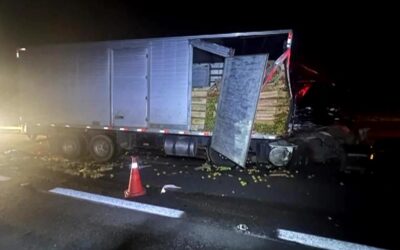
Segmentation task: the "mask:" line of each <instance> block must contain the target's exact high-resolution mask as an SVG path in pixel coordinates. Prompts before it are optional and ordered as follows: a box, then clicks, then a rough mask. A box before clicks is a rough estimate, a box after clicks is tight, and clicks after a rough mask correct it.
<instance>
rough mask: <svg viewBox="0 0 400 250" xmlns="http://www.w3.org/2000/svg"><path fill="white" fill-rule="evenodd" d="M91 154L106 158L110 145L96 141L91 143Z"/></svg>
mask: <svg viewBox="0 0 400 250" xmlns="http://www.w3.org/2000/svg"><path fill="white" fill-rule="evenodd" d="M93 152H94V153H95V154H96V155H97V156H99V157H106V156H107V155H108V154H109V152H110V145H108V143H107V142H106V141H103V140H97V141H96V142H95V143H93Z"/></svg>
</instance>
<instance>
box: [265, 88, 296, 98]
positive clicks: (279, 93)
mask: <svg viewBox="0 0 400 250" xmlns="http://www.w3.org/2000/svg"><path fill="white" fill-rule="evenodd" d="M288 97H289V93H288V92H286V91H284V90H271V91H263V92H261V94H260V99H266V98H288Z"/></svg>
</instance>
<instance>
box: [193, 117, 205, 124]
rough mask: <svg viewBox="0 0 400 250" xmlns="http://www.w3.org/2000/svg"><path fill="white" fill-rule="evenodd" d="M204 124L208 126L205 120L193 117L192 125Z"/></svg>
mask: <svg viewBox="0 0 400 250" xmlns="http://www.w3.org/2000/svg"><path fill="white" fill-rule="evenodd" d="M204 124H206V120H205V119H201V118H193V117H192V125H204Z"/></svg>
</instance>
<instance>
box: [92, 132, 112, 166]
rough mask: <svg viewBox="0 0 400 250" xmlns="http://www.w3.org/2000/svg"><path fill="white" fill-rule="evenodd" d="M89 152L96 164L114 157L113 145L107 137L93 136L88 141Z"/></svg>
mask: <svg viewBox="0 0 400 250" xmlns="http://www.w3.org/2000/svg"><path fill="white" fill-rule="evenodd" d="M89 152H90V155H91V157H92V158H93V159H94V160H95V161H96V162H106V161H109V160H111V158H112V157H113V156H114V152H115V145H114V142H113V140H112V139H111V138H110V137H109V136H107V135H95V136H93V137H92V139H90V142H89Z"/></svg>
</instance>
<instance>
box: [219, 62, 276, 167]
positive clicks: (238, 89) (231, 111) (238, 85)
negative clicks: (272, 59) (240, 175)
mask: <svg viewBox="0 0 400 250" xmlns="http://www.w3.org/2000/svg"><path fill="white" fill-rule="evenodd" d="M267 60H268V55H251V56H237V57H231V58H227V59H226V60H225V61H226V62H225V71H224V79H223V82H222V89H221V94H220V97H219V103H218V110H217V116H216V123H215V128H214V131H213V137H212V142H211V147H212V148H213V149H215V150H216V151H218V152H219V153H221V154H222V155H224V156H225V157H227V158H229V159H230V160H232V161H233V162H235V163H236V164H238V165H240V166H244V165H245V163H246V158H247V150H248V147H249V143H250V139H251V130H252V126H253V122H254V118H255V113H256V109H257V102H258V98H259V95H260V90H261V85H262V80H263V76H264V70H265V67H266V63H267Z"/></svg>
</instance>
